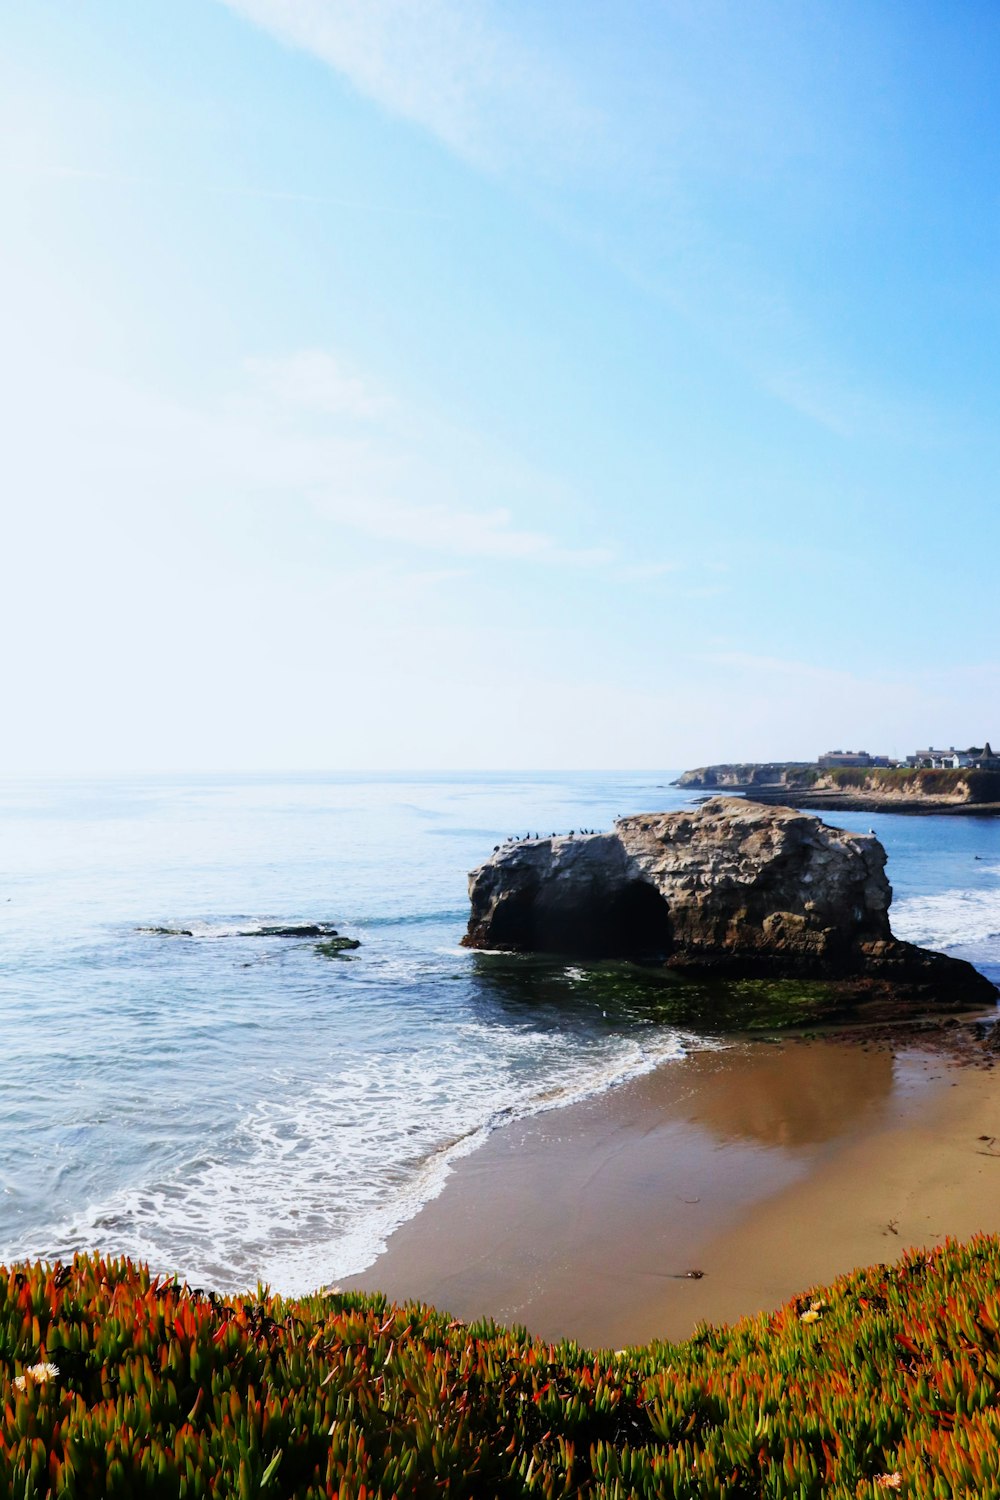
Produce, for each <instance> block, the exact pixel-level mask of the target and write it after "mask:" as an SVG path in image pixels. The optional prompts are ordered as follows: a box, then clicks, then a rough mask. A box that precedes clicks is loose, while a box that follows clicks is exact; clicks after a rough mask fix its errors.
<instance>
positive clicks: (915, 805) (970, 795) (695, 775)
mask: <svg viewBox="0 0 1000 1500" xmlns="http://www.w3.org/2000/svg"><path fill="white" fill-rule="evenodd" d="M674 786H678V787H689V788H692V789H702V788H703V789H704V790H705V791H721V790H725V791H740V792H744V793H747V794H748V795H751V796H752V797H753V799H754V800H755V801H760V802H778V803H785V804H788V805H790V806H793V807H811V808H829V809H834V808H839V809H842V810H844V811H848V812H852V811H857V812H879V811H882V812H916V813H920V812H923V813H931V812H934V813H942V812H944V813H958V812H975V813H979V814H982V813H1000V771H980V770H961V771H959V770H950V771H929V770H924V769H914V768H911V767H903V766H900V767H865V766H851V767H838V768H836V769H832V770H828V769H820V768H819V767H818V766H817V765H816V764H815V763H810V762H805V761H767V762H748V763H744V764H728V765H715V766H699V767H697V768H696V769H695V770H691V771H685V772H684V774H683V775H682V776H679V777H678V778H677V780H676V781H675V782H674Z"/></svg>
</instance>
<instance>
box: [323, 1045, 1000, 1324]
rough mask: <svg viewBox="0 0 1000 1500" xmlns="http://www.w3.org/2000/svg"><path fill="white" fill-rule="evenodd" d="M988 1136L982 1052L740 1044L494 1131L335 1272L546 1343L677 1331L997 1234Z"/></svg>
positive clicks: (991, 1092)
mask: <svg viewBox="0 0 1000 1500" xmlns="http://www.w3.org/2000/svg"><path fill="white" fill-rule="evenodd" d="M981 1136H982V1137H985V1138H986V1140H984V1141H980V1140H979V1139H978V1138H979V1137H981ZM994 1137H996V1138H1000V1097H998V1096H997V1087H996V1081H995V1080H994V1078H993V1076H992V1072H991V1069H990V1064H989V1063H986V1065H985V1066H982V1067H977V1068H973V1067H967V1066H963V1065H962V1059H961V1058H960V1057H958V1056H955V1057H949V1056H945V1055H942V1053H941V1052H940V1051H931V1050H929V1049H928V1047H927V1046H926V1044H924V1045H923V1046H922V1045H921V1044H920V1042H919V1040H911V1039H907V1040H905V1041H903V1042H902V1043H896V1044H894V1045H886V1044H885V1043H884V1042H882V1041H880V1040H879V1039H878V1038H876V1037H872V1038H864V1037H858V1036H854V1037H838V1036H827V1037H824V1038H821V1039H816V1040H806V1039H793V1038H789V1039H782V1040H780V1041H744V1040H741V1041H736V1042H733V1043H732V1044H731V1045H730V1046H729V1048H728V1049H727V1050H724V1051H713V1052H694V1053H692V1054H690V1055H689V1056H688V1057H686V1058H684V1059H682V1060H678V1061H675V1062H668V1063H665V1064H664V1065H662V1066H660V1067H658V1068H656V1069H655V1070H654V1071H653V1072H651V1073H648V1074H646V1075H644V1076H641V1077H639V1078H635V1079H632V1080H630V1081H628V1082H626V1083H623V1084H621V1085H619V1086H618V1087H617V1088H614V1089H612V1090H610V1091H609V1092H606V1093H604V1094H601V1095H598V1096H595V1097H592V1098H589V1099H585V1100H582V1101H579V1102H577V1103H575V1104H571V1105H567V1106H565V1107H563V1108H560V1109H557V1110H553V1111H550V1112H547V1113H545V1114H541V1115H535V1116H531V1117H528V1118H526V1119H523V1120H518V1121H514V1122H512V1123H510V1124H509V1125H505V1126H503V1127H501V1129H499V1130H497V1131H495V1132H494V1133H493V1134H492V1135H491V1136H490V1137H489V1138H488V1139H487V1140H486V1141H485V1142H484V1143H483V1144H482V1145H481V1146H480V1147H479V1148H478V1150H477V1151H475V1152H474V1153H472V1154H471V1155H470V1156H467V1157H465V1158H463V1159H462V1160H460V1161H459V1162H457V1163H456V1164H455V1166H454V1168H453V1171H452V1173H451V1175H450V1177H449V1179H448V1181H447V1182H446V1183H445V1186H444V1188H443V1189H442V1191H441V1193H440V1194H439V1196H438V1197H437V1198H435V1199H433V1200H432V1201H431V1202H429V1203H427V1204H426V1205H425V1206H424V1207H423V1208H422V1209H421V1210H420V1212H419V1213H418V1214H417V1215H416V1216H415V1217H414V1218H413V1219H411V1220H409V1221H407V1222H406V1223H405V1224H403V1225H401V1226H400V1227H399V1228H398V1229H397V1230H396V1231H395V1232H394V1233H393V1234H392V1235H391V1236H390V1238H389V1240H388V1241H387V1245H386V1249H385V1251H384V1252H383V1253H382V1254H381V1255H380V1256H379V1257H378V1258H377V1259H376V1260H375V1262H374V1263H373V1265H372V1266H370V1267H369V1268H368V1269H367V1270H365V1271H364V1272H362V1273H360V1274H358V1275H356V1276H352V1277H350V1278H347V1279H345V1280H344V1281H342V1282H341V1283H339V1285H340V1287H341V1288H342V1289H344V1290H347V1289H351V1290H365V1291H374V1290H379V1291H383V1292H385V1293H386V1294H387V1295H388V1296H389V1297H390V1298H391V1299H393V1300H394V1301H408V1300H411V1301H421V1302H429V1303H432V1304H433V1305H434V1306H436V1307H438V1308H439V1309H441V1310H447V1311H448V1312H450V1313H451V1314H452V1315H454V1316H456V1317H459V1318H462V1319H464V1320H466V1321H474V1320H477V1319H479V1318H482V1317H490V1318H493V1319H494V1320H496V1321H497V1322H499V1323H505V1324H509V1325H518V1324H523V1325H526V1326H527V1327H528V1329H529V1331H530V1332H531V1333H533V1334H536V1335H538V1336H540V1337H542V1338H545V1339H548V1340H551V1341H558V1340H560V1339H562V1338H571V1339H573V1340H574V1341H576V1342H578V1343H581V1344H584V1345H587V1346H590V1347H621V1346H623V1345H627V1344H635V1343H641V1342H646V1341H648V1340H649V1339H654V1338H669V1339H673V1340H679V1339H683V1338H686V1337H688V1336H690V1334H692V1333H693V1332H694V1329H695V1326H696V1324H697V1323H699V1322H703V1321H705V1322H716V1323H718V1322H731V1321H734V1320H735V1319H737V1318H739V1317H741V1316H743V1315H745V1314H752V1313H756V1312H760V1311H765V1310H767V1309H769V1308H771V1307H775V1306H777V1305H778V1304H779V1303H781V1302H782V1301H784V1300H785V1299H786V1298H788V1297H791V1296H793V1295H795V1294H797V1293H798V1292H800V1291H802V1290H803V1289H804V1288H806V1287H807V1286H810V1285H814V1284H816V1283H818V1282H820V1281H824V1280H830V1279H832V1278H833V1277H835V1276H837V1275H839V1274H841V1273H842V1272H846V1271H849V1270H851V1269H852V1268H853V1267H854V1266H856V1265H861V1264H869V1263H871V1262H873V1261H875V1262H877V1261H882V1260H892V1259H895V1258H897V1257H898V1256H899V1255H900V1254H901V1253H902V1251H903V1250H904V1249H905V1248H906V1247H907V1246H909V1245H932V1244H940V1243H941V1242H942V1241H943V1239H944V1237H945V1236H946V1235H953V1236H963V1235H964V1236H967V1235H969V1234H971V1233H972V1232H974V1231H975V1230H977V1229H983V1230H993V1231H1000V1192H998V1191H997V1188H1000V1144H998V1145H989V1146H988V1145H987V1144H986V1141H992V1140H993V1139H994ZM994 1151H995V1152H996V1153H997V1160H996V1161H991V1160H988V1159H987V1157H988V1156H990V1155H992V1153H993V1152H994ZM689 1272H697V1273H699V1274H697V1275H694V1276H689V1275H688V1273H689Z"/></svg>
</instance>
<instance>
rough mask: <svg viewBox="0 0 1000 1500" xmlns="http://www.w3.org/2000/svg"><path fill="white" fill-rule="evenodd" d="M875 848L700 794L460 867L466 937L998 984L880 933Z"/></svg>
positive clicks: (760, 967) (953, 994) (772, 972)
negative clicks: (467, 871) (465, 875)
mask: <svg viewBox="0 0 1000 1500" xmlns="http://www.w3.org/2000/svg"><path fill="white" fill-rule="evenodd" d="M885 862H886V854H885V850H884V849H883V847H882V845H881V844H880V843H879V841H878V839H877V838H875V837H874V835H872V834H856V833H846V832H844V831H843V830H842V829H839V828H831V827H829V826H828V825H826V824H824V823H822V822H820V820H819V819H818V818H815V817H811V816H809V815H808V814H806V813H801V812H796V811H794V810H793V809H792V808H788V807H769V806H764V805H762V804H758V803H754V802H747V801H744V800H742V799H738V798H734V797H714V798H712V799H710V800H709V801H706V802H705V803H703V804H702V805H701V806H700V807H696V808H693V809H690V810H685V811H682V812H675V813H660V814H649V815H646V816H637V817H631V818H622V819H619V821H618V822H617V823H616V824H615V826H614V828H613V829H612V830H611V831H610V832H609V833H597V834H590V835H586V836H580V835H577V836H575V837H574V836H570V837H567V838H550V839H533V840H528V841H524V842H520V843H513V844H506V845H504V846H503V847H501V848H500V849H499V850H497V851H496V852H495V853H494V855H493V857H492V858H491V859H489V860H487V862H486V863H485V864H484V865H481V866H480V868H479V869H477V870H474V871H473V872H472V874H471V875H470V877H469V895H470V899H471V903H472V911H471V915H470V918H469V928H468V933H467V935H466V937H465V939H464V941H465V943H466V945H467V946H469V947H472V948H495V949H507V950H513V951H516V952H552V953H564V954H567V955H574V956H580V957H594V958H629V959H639V960H644V961H653V962H662V963H664V964H667V965H668V966H670V967H671V968H674V969H677V970H681V971H684V972H689V973H692V974H705V975H706V976H708V975H718V976H724V977H731V978H804V979H823V980H830V981H836V982H841V981H843V982H850V983H851V984H852V985H853V986H854V987H855V988H856V989H858V988H860V989H861V990H864V989H871V988H872V987H883V988H884V989H885V990H886V992H887V993H892V994H896V995H904V993H905V997H906V998H907V999H912V1000H920V999H924V998H926V999H927V1001H928V1002H929V1003H930V1002H931V1001H933V1002H934V1003H935V1004H962V1005H964V1004H989V1003H990V1002H991V1001H992V1000H993V999H995V997H996V994H997V991H996V989H995V987H994V986H993V985H992V984H991V983H990V982H989V981H988V980H987V979H985V978H984V977H983V976H982V975H981V974H979V973H978V972H977V971H976V970H975V969H974V968H973V967H972V966H971V964H967V963H964V962H962V961H961V960H958V959H953V958H949V957H947V956H946V955H944V954H941V953H932V952H928V951H927V950H925V949H922V948H917V947H915V946H914V945H913V944H911V943H902V942H898V941H897V940H896V939H895V938H894V937H893V936H892V932H891V931H890V928H889V904H890V902H891V900H892V890H891V887H890V885H889V882H888V880H887V879H886V874H885Z"/></svg>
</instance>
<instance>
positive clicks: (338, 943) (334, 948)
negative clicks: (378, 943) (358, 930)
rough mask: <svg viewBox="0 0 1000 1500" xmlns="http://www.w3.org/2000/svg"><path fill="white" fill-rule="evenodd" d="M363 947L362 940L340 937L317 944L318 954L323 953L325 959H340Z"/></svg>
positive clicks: (330, 938) (336, 936) (335, 936)
mask: <svg viewBox="0 0 1000 1500" xmlns="http://www.w3.org/2000/svg"><path fill="white" fill-rule="evenodd" d="M360 947H361V939H360V938H349V937H340V936H338V935H336V934H335V935H334V936H333V937H329V938H327V939H326V941H325V942H322V943H317V944H316V952H317V953H321V954H322V955H323V957H324V958H339V957H340V955H341V954H342V953H353V952H354V950H355V948H360Z"/></svg>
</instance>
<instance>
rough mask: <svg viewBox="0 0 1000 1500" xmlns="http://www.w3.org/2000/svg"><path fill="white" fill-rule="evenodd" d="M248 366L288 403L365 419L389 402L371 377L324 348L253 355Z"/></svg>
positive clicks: (379, 412) (264, 386) (262, 385)
mask: <svg viewBox="0 0 1000 1500" xmlns="http://www.w3.org/2000/svg"><path fill="white" fill-rule="evenodd" d="M245 368H246V370H247V372H248V373H249V374H250V375H251V376H252V377H253V378H254V380H255V381H256V382H257V383H258V385H259V387H260V388H261V389H262V390H264V391H267V392H269V393H270V394H271V395H272V396H274V397H275V399H276V400H278V401H279V402H281V403H283V404H284V405H287V406H291V407H299V408H302V409H305V410H306V411H315V412H322V413H324V414H325V415H327V416H333V417H353V418H359V419H362V420H365V419H368V418H374V417H378V416H381V415H383V414H384V413H385V412H386V410H387V409H388V406H389V401H388V398H387V397H386V396H385V395H384V394H383V393H382V392H381V391H379V390H377V389H376V388H375V387H374V386H373V385H372V383H371V382H370V381H368V380H364V379H362V378H361V376H360V375H358V374H357V373H356V372H355V371H353V370H350V369H349V368H347V367H346V366H345V364H344V362H343V361H342V360H340V359H337V358H335V356H334V355H332V354H328V353H326V352H325V351H324V350H322V349H305V350H302V351H301V352H300V353H297V354H289V355H283V356H280V357H277V358H269V359H266V358H260V357H258V358H251V359H248V360H246V361H245Z"/></svg>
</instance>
